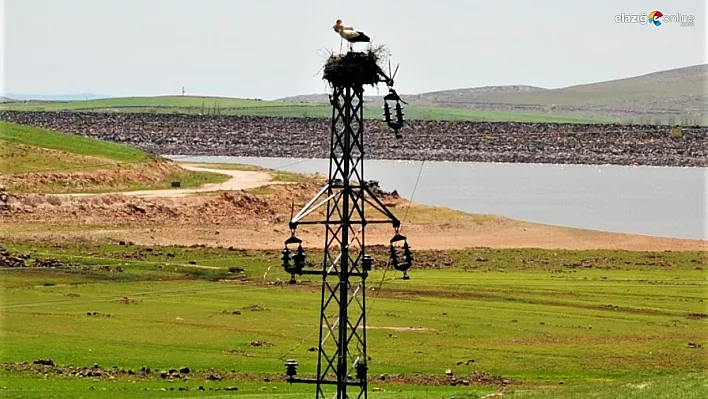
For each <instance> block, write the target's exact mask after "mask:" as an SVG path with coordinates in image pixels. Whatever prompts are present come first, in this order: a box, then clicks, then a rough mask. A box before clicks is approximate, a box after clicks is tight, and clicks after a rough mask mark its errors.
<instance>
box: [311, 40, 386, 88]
mask: <svg viewBox="0 0 708 399" xmlns="http://www.w3.org/2000/svg"><path fill="white" fill-rule="evenodd" d="M386 56H387V51H386V48H385V47H384V46H378V47H375V48H369V49H368V50H367V51H365V52H353V51H350V52H348V53H345V54H330V56H329V58H328V59H327V62H326V63H325V66H324V74H323V76H322V78H323V79H324V80H326V81H327V82H329V84H330V85H332V86H340V87H361V86H364V85H371V86H375V85H376V84H377V83H378V82H380V81H381V78H382V77H381V75H380V72H381V66H380V65H381V63H382V62H383V61H384V60H385V58H386Z"/></svg>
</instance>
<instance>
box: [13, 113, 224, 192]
mask: <svg viewBox="0 0 708 399" xmlns="http://www.w3.org/2000/svg"><path fill="white" fill-rule="evenodd" d="M0 146H1V148H0V155H2V157H1V158H0V174H5V175H6V176H5V177H4V178H3V179H0V180H2V181H3V183H4V185H5V186H6V188H7V189H8V190H10V191H13V192H17V193H27V192H39V193H45V194H49V193H73V192H82V193H91V192H106V191H119V190H120V191H132V190H146V189H163V188H164V189H168V188H170V187H171V182H173V181H179V182H180V183H181V187H198V186H201V185H203V184H206V183H218V182H223V181H225V180H227V179H228V176H225V175H222V174H217V173H209V172H195V171H187V170H181V169H179V168H174V170H173V171H172V172H170V173H167V174H164V173H163V174H162V175H160V174H159V173H158V172H155V169H154V168H156V167H157V166H155V163H154V162H155V161H159V160H160V159H161V158H160V157H159V156H155V155H151V154H148V153H146V152H144V151H141V150H139V149H137V148H134V147H129V146H126V145H122V144H117V143H112V142H109V141H103V140H96V139H91V138H86V137H81V136H77V135H74V134H69V133H62V132H55V131H50V130H46V129H40V128H36V127H30V126H24V125H19V124H15V123H11V122H4V121H0ZM30 172H34V173H38V172H45V173H99V174H111V173H113V174H114V175H115V176H114V177H112V178H105V179H103V180H100V179H88V180H87V179H82V178H80V177H77V176H74V177H66V178H63V177H56V176H55V177H56V178H45V179H35V178H33V177H30V178H28V179H29V180H31V181H30V182H29V184H25V183H26V182H25V180H24V177H23V174H25V173H30ZM160 173H161V172H160ZM140 176H142V177H143V178H141V177H140ZM5 180H7V182H5Z"/></svg>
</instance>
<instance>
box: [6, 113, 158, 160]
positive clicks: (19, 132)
mask: <svg viewBox="0 0 708 399" xmlns="http://www.w3.org/2000/svg"><path fill="white" fill-rule="evenodd" d="M0 141H3V142H6V143H12V144H22V145H31V146H34V147H41V148H47V149H51V150H58V151H63V152H65V153H69V154H74V155H83V156H89V157H97V158H104V159H107V160H111V161H118V162H142V161H147V160H149V159H151V158H152V157H151V156H150V155H149V154H148V153H146V152H144V151H141V150H139V149H137V148H134V147H129V146H126V145H122V144H117V143H113V142H110V141H103V140H96V139H91V138H87V137H81V136H77V135H75V134H70V133H61V132H55V131H50V130H46V129H40V128H36V127H31V126H24V125H20V124H16V123H12V122H4V121H0ZM27 163H28V164H29V163H30V162H27ZM15 167H16V165H15Z"/></svg>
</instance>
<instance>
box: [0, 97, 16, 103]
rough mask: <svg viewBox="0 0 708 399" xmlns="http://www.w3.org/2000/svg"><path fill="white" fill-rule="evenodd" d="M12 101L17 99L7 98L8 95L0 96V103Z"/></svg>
mask: <svg viewBox="0 0 708 399" xmlns="http://www.w3.org/2000/svg"><path fill="white" fill-rule="evenodd" d="M13 101H17V100H15V99H12V98H8V97H0V103H11V102H13Z"/></svg>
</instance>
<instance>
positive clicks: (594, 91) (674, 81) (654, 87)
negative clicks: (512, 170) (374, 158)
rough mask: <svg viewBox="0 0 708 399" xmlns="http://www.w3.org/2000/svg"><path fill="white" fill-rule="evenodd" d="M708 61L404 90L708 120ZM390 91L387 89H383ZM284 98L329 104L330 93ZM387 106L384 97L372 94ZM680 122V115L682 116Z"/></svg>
mask: <svg viewBox="0 0 708 399" xmlns="http://www.w3.org/2000/svg"><path fill="white" fill-rule="evenodd" d="M707 82H708V64H704V65H695V66H690V67H685V68H678V69H672V70H667V71H661V72H655V73H649V74H646V75H641V76H635V77H630V78H625V79H617V80H611V81H606V82H599V83H591V84H585V85H577V86H570V87H565V88H561V89H544V88H540V87H533V86H489V87H475V88H466V89H454V90H443V91H435V92H429V93H421V94H415V95H410V94H409V95H403V94H402V97H403V98H404V100H405V101H407V102H408V103H409V104H410V105H411V106H418V107H436V108H458V109H474V110H480V111H507V112H535V113H538V112H543V113H547V114H565V115H573V114H582V115H586V116H594V117H604V118H612V119H617V118H636V119H637V120H639V119H641V118H652V117H661V118H663V119H665V118H666V117H669V118H674V119H676V118H684V119H695V120H697V121H698V120H702V119H705V118H706V117H707V116H708V115H706V108H707V107H708V102H707V101H706V96H705V89H706V87H707ZM382 90H385V88H382ZM281 101H297V102H307V103H327V102H328V98H327V96H326V95H324V94H316V95H304V96H295V97H288V98H283V99H281ZM366 101H367V102H369V103H371V105H381V101H382V100H381V96H372V97H367V98H366ZM677 122H678V120H677Z"/></svg>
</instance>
